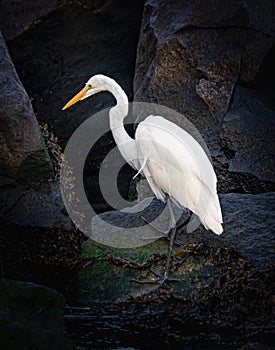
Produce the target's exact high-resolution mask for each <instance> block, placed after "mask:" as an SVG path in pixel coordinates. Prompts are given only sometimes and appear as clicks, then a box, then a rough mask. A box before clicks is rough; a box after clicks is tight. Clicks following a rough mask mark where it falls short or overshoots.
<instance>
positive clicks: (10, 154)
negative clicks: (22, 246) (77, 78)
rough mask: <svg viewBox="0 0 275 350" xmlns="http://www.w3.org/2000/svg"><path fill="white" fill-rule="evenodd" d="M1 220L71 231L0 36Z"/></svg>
mask: <svg viewBox="0 0 275 350" xmlns="http://www.w3.org/2000/svg"><path fill="white" fill-rule="evenodd" d="M0 56H1V63H0V65H1V68H0V72H1V73H0V86H1V90H0V91H1V93H0V105H1V107H0V123H1V133H0V138H1V146H0V164H1V173H0V175H1V182H0V186H1V204H0V209H1V217H2V218H4V219H8V220H10V221H11V222H15V223H17V224H20V225H32V226H43V227H45V226H49V227H51V226H56V227H60V228H61V227H63V228H67V229H68V228H70V227H71V226H70V223H69V220H68V218H67V217H66V216H65V215H64V214H63V213H62V210H63V208H64V206H63V204H62V201H61V198H60V194H59V189H58V186H57V185H56V184H54V183H53V182H51V179H53V170H52V165H51V162H50V159H49V156H48V154H47V151H46V150H45V146H44V144H43V140H42V139H41V134H40V130H39V125H38V122H37V120H36V118H35V115H34V112H33V109H32V105H31V103H30V100H29V97H28V95H27V93H26V91H25V90H24V87H23V86H22V84H21V82H20V80H19V78H18V76H17V73H16V71H15V68H14V66H13V63H12V61H11V59H10V56H9V53H8V49H7V47H6V45H5V42H4V39H3V38H2V37H0Z"/></svg>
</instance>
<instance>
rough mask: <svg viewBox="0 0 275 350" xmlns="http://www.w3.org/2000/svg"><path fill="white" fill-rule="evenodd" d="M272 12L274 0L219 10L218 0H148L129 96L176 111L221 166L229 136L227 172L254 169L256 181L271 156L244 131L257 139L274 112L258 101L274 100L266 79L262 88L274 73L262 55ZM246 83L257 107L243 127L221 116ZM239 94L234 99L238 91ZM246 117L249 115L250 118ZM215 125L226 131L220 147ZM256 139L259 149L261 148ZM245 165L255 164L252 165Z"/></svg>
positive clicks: (270, 34) (266, 175)
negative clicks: (210, 1) (256, 91)
mask: <svg viewBox="0 0 275 350" xmlns="http://www.w3.org/2000/svg"><path fill="white" fill-rule="evenodd" d="M274 15H275V6H274V2H273V1H269V0H268V1H265V2H264V6H263V5H262V3H261V4H260V3H259V2H258V1H256V2H253V4H251V2H249V1H244V2H239V3H238V2H232V3H230V4H228V6H226V9H225V8H224V3H223V2H222V1H215V3H213V4H212V6H209V4H202V2H201V1H195V2H194V1H193V2H191V3H190V2H186V1H185V2H182V1H174V2H173V3H172V4H171V3H168V2H166V1H162V0H148V1H146V3H145V10H144V15H143V21H142V27H141V34H140V40H139V45H138V51H137V61H136V74H135V80H134V94H135V100H136V101H149V102H155V103H160V104H163V105H167V106H169V107H171V108H174V109H176V110H177V111H179V112H181V113H182V114H184V116H185V117H187V118H188V119H189V120H190V121H191V122H193V123H194V125H195V126H196V127H197V128H198V129H199V131H200V132H201V133H202V136H203V137H204V138H205V140H206V143H207V145H208V146H209V149H210V152H211V154H212V156H214V157H217V159H218V158H219V157H220V156H222V155H223V158H221V159H220V161H221V162H222V163H223V164H225V163H226V162H227V160H228V159H227V156H228V152H227V147H229V146H230V145H229V143H230V141H231V136H232V138H233V139H234V140H235V141H233V140H232V142H234V147H233V148H232V150H233V151H234V152H236V153H235V156H236V157H235V159H231V158H230V159H229V171H230V172H231V171H232V172H233V171H234V172H235V171H238V172H246V173H251V174H255V175H256V176H259V178H260V179H263V180H271V179H274V174H271V158H272V156H270V157H269V156H267V157H261V154H260V155H257V152H255V149H254V147H250V146H251V143H252V140H253V136H252V134H254V135H256V134H257V136H256V138H257V141H258V142H262V141H263V135H264V134H266V133H267V132H268V130H270V129H269V127H270V125H271V124H270V122H268V121H267V119H269V118H270V116H272V117H273V118H274V113H275V112H274V105H272V104H271V103H269V102H267V101H266V98H268V97H269V96H270V94H271V96H270V97H271V98H269V101H270V102H271V101H272V100H274V96H273V94H272V93H271V91H274V85H273V84H274V83H271V84H270V85H269V89H268V90H266V89H265V91H263V89H262V85H263V84H262V83H263V81H262V80H263V79H265V83H267V82H271V80H272V79H271V77H270V76H273V75H274V74H273V73H272V72H273V71H274V69H273V66H272V65H271V64H268V65H267V62H266V60H265V58H266V57H267V56H268V55H269V54H270V53H271V52H272V47H273V45H274V42H275V41H274V21H273V18H274ZM273 56H274V55H273ZM273 56H272V57H273ZM271 61H272V60H270V62H271ZM273 61H274V59H273ZM266 65H267V66H266ZM263 67H265V69H266V70H267V72H266V73H267V74H265V75H262V72H263V69H262V68H263ZM259 75H260V76H261V83H260V82H259ZM273 82H274V79H273ZM248 84H250V86H251V85H252V84H254V85H253V87H254V86H255V85H256V86H258V88H259V90H261V97H260V96H259V98H260V100H261V104H262V106H261V108H260V109H258V111H257V112H256V111H255V108H254V111H253V112H252V114H251V115H250V117H251V118H250V120H251V122H250V126H248V124H247V123H248V121H246V124H247V127H245V126H242V127H241V128H240V123H236V119H234V120H233V118H231V122H229V118H230V117H229V116H230V115H231V116H232V114H234V115H240V114H243V113H244V104H242V105H240V104H238V105H237V104H236V102H233V106H231V105H230V103H231V100H232V97H233V94H234V95H235V97H234V101H235V100H236V99H239V100H240V99H241V100H242V103H244V100H245V99H246V96H247V92H246V91H248V93H249V94H250V96H251V98H252V96H253V93H254V90H252V89H251V88H248V87H246V88H243V87H241V86H242V85H246V86H248ZM236 87H237V88H236ZM234 91H236V92H235V93H234ZM239 94H241V97H240V96H239V97H238V95H239ZM252 99H253V98H252ZM251 101H252V100H251ZM254 103H255V101H254ZM227 112H228V115H227V116H226V119H225V120H224V117H225V115H226V113H227ZM246 115H248V114H247V113H246ZM260 115H261V117H260ZM252 119H253V120H254V119H257V122H256V121H252ZM259 119H261V120H263V119H265V120H264V121H259ZM246 120H247V117H246ZM229 123H230V124H229ZM222 124H223V127H224V129H226V131H225V135H224V136H222V137H223V138H222V145H221V140H220V137H221V125H222ZM263 124H265V126H264V127H263ZM257 126H261V131H256V130H255V131H253V132H252V133H250V134H249V135H248V130H247V129H248V128H250V129H251V128H253V127H257ZM229 128H231V130H232V131H229ZM233 130H236V131H237V130H239V134H238V136H237V132H236V134H235V135H236V136H234V131H233ZM259 133H260V134H261V136H260V135H259ZM237 138H238V141H237ZM271 138H272V135H270V139H271ZM270 139H269V136H268V140H266V141H267V142H268V146H267V147H268V150H270V149H272V147H273V144H272V142H270ZM261 145H263V147H262V149H263V148H264V147H265V146H264V144H263V143H261ZM221 146H222V147H221ZM229 148H230V147H229ZM255 148H256V143H255ZM273 149H274V148H273ZM224 155H225V157H224ZM253 155H254V156H253ZM231 156H232V155H231ZM260 157H261V159H260ZM232 158H234V155H233V157H232ZM258 163H259V164H258ZM253 164H258V165H256V166H255V167H254V169H252V167H253ZM273 168H274V167H273ZM232 180H233V181H234V175H233V177H232V179H231V182H232ZM236 185H237V184H236ZM236 185H235V186H236ZM224 187H225V186H224ZM229 191H230V190H229ZM242 191H244V189H242ZM250 191H253V189H252V188H251V189H250Z"/></svg>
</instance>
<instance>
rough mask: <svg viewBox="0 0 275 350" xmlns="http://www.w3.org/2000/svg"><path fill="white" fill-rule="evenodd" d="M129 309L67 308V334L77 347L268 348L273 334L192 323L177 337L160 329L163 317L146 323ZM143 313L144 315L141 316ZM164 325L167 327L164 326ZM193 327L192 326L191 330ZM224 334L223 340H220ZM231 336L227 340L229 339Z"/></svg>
mask: <svg viewBox="0 0 275 350" xmlns="http://www.w3.org/2000/svg"><path fill="white" fill-rule="evenodd" d="M139 316H140V315H136V314H135V312H132V310H128V311H127V310H126V309H124V310H123V309H122V310H118V309H116V307H114V306H110V305H94V306H92V307H75V306H74V307H71V306H67V307H66V309H65V324H66V328H67V333H68V335H69V337H70V338H71V339H73V340H74V341H75V342H76V344H77V349H78V350H100V349H108V350H151V349H152V348H158V349H159V350H164V349H165V350H167V349H168V350H169V349H175V350H180V349H181V350H272V349H275V347H274V346H273V341H272V340H273V334H272V331H271V330H270V329H266V330H265V331H260V332H254V334H252V333H251V334H250V335H249V336H245V335H243V336H240V334H238V332H236V333H235V334H233V333H232V331H230V330H228V334H226V333H224V334H218V333H216V334H215V332H213V333H209V334H206V333H205V332H203V331H202V330H201V328H200V325H199V324H198V325H197V326H196V325H194V326H193V327H192V325H190V326H191V329H190V328H189V327H187V329H188V328H189V329H190V333H189V334H185V335H184V336H182V334H181V336H179V334H178V333H177V331H176V332H174V333H173V330H169V327H168V331H167V332H164V331H163V325H164V324H163V323H164V322H165V320H164V319H162V318H159V317H158V316H157V315H155V316H156V319H155V322H151V324H150V320H151V317H150V316H153V315H149V314H148V316H149V317H148V319H147V320H148V322H146V317H143V320H144V321H145V322H144V324H141V323H140V317H139ZM143 316H146V315H143ZM165 328H167V327H165ZM192 328H193V329H192ZM223 337H224V339H223ZM230 338H231V340H230Z"/></svg>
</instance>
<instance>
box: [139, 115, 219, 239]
mask: <svg viewBox="0 0 275 350" xmlns="http://www.w3.org/2000/svg"><path fill="white" fill-rule="evenodd" d="M135 139H136V147H137V155H138V158H139V163H140V164H142V165H143V169H142V170H141V172H142V173H143V175H144V176H145V177H146V179H147V181H148V183H149V185H150V187H151V189H152V191H153V192H154V194H155V195H156V197H157V198H158V199H160V200H162V201H165V199H166V195H169V196H170V198H171V199H172V200H173V201H174V202H175V203H176V204H178V205H180V206H182V207H185V208H188V209H190V210H191V211H192V212H194V213H195V214H196V215H198V217H199V219H200V221H201V222H202V223H203V225H204V226H205V227H206V228H207V229H211V230H212V231H214V232H215V233H217V234H220V233H222V226H221V223H222V214H221V208H220V203H219V199H218V195H217V190H216V183H217V178H216V174H215V172H214V169H213V167H212V165H211V162H210V160H209V159H208V157H207V155H206V153H205V152H204V150H203V149H202V147H201V146H200V144H199V143H198V142H197V141H196V140H195V139H194V138H193V137H192V136H191V135H190V134H188V133H187V132H186V131H185V130H183V129H182V128H180V127H179V126H177V125H176V124H174V123H172V122H170V121H169V120H167V119H164V118H163V117H160V116H153V115H152V116H149V117H147V118H146V119H145V120H144V121H143V122H141V123H140V124H139V126H138V128H137V130H136V135H135ZM145 160H146V161H145ZM144 162H145V163H144Z"/></svg>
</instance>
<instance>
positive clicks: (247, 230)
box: [67, 193, 275, 349]
mask: <svg viewBox="0 0 275 350" xmlns="http://www.w3.org/2000/svg"><path fill="white" fill-rule="evenodd" d="M149 201H150V200H149V199H146V200H143V201H142V202H140V203H138V204H137V205H135V206H134V207H132V208H130V209H129V208H127V209H126V210H124V211H123V212H108V213H104V214H101V215H100V218H101V220H104V221H105V222H106V223H108V225H109V228H108V229H109V231H107V230H106V231H105V230H104V226H102V221H100V220H98V221H97V222H96V221H95V224H96V223H98V224H99V225H100V228H102V227H103V230H101V233H102V235H105V237H108V238H110V236H112V235H114V236H115V235H116V233H117V228H118V227H120V228H122V227H125V228H126V231H128V232H129V231H130V229H131V228H132V227H140V228H141V231H142V232H143V237H150V236H152V234H153V233H154V230H152V228H151V227H148V226H146V225H144V222H142V219H141V217H140V216H141V215H144V216H145V217H146V218H147V219H148V220H149V221H151V220H153V219H154V218H155V217H156V216H158V215H160V214H161V216H162V217H161V219H160V221H159V222H158V224H159V226H158V227H160V228H162V229H166V227H167V224H168V216H167V213H165V211H163V205H162V204H161V203H160V202H159V201H156V200H153V201H152V202H151V204H150V206H147V205H148V203H149ZM274 205H275V193H264V194H257V195H245V194H225V195H221V206H222V210H223V214H224V233H223V234H222V235H221V236H216V235H214V234H213V233H212V232H210V231H206V230H204V229H203V228H202V227H200V228H199V229H197V230H196V231H194V232H192V233H189V234H187V233H186V232H185V230H182V231H180V232H179V233H178V236H177V241H178V242H181V244H182V245H181V247H174V255H173V262H172V264H171V271H170V277H175V278H177V279H178V282H174V283H168V284H166V285H165V286H162V287H158V286H157V285H156V284H138V283H134V282H133V279H138V280H139V279H140V278H141V280H142V279H147V280H148V279H153V278H156V277H155V276H154V275H153V274H152V272H150V271H152V270H154V271H155V272H156V273H160V274H161V273H163V269H164V267H165V262H166V252H167V242H166V241H164V240H161V239H160V240H157V241H155V242H153V243H152V240H151V241H150V240H149V242H150V244H147V245H144V246H142V247H135V248H132V249H129V248H127V247H125V245H124V248H121V249H119V248H113V247H108V246H106V245H100V244H98V243H96V242H94V241H92V240H89V241H87V242H86V243H85V245H84V250H83V256H85V258H86V265H85V266H83V268H82V269H81V270H80V271H79V273H78V278H79V294H78V299H77V300H78V305H79V306H85V309H81V310H79V311H77V310H71V311H70V313H71V314H70V315H68V316H67V317H68V319H67V322H68V324H69V325H70V322H73V321H74V322H78V323H77V324H78V325H79V324H83V327H85V324H87V320H89V319H91V320H93V322H94V323H95V324H97V325H98V326H99V327H102V319H103V318H106V319H109V320H112V322H110V323H109V322H107V323H108V325H106V323H104V324H105V325H106V327H109V326H110V329H112V328H115V329H120V330H121V332H127V334H128V333H129V332H130V333H129V334H132V330H133V329H134V331H135V334H144V332H146V334H147V332H152V333H153V334H158V337H161V334H165V336H167V334H169V344H170V345H171V344H174V343H173V342H175V343H177V342H179V343H180V344H182V342H183V341H186V342H188V341H189V342H190V340H194V339H200V341H202V339H208V340H209V338H211V339H216V340H217V339H222V342H223V344H225V343H226V342H228V341H229V342H230V341H231V342H232V336H233V334H234V341H235V342H236V343H239V342H240V343H242V340H243V336H244V334H245V338H246V339H249V337H250V336H251V334H250V331H251V330H255V328H254V327H255V325H257V327H259V328H257V329H258V331H260V329H264V327H266V328H265V329H266V331H267V332H269V331H271V328H272V325H271V324H272V323H270V322H271V318H272V312H271V309H272V307H271V303H272V301H271V296H272V293H273V291H272V286H271V281H272V264H273V261H274V249H273V247H274V236H273V234H272V232H273V231H274ZM138 211H139V212H138ZM135 212H136V213H135ZM157 235H158V233H156V232H155V236H157ZM109 242H110V241H109ZM105 244H106V242H105ZM121 247H122V245H121ZM67 312H69V311H68V310H67ZM78 312H79V314H78V315H76V314H77V313H78ZM175 317H176V323H174V322H175ZM76 320H78V321H76ZM74 324H75V323H74ZM244 324H245V326H244ZM152 325H154V327H153V328H152ZM262 327H263V328H262ZM193 328H194V329H196V331H194V332H193V331H192V329H193ZM184 330H185V331H184ZM139 332H140V333H139ZM252 332H253V331H252ZM95 333H96V332H95ZM123 334H124V333H123ZM149 334H151V333H149ZM187 334H188V337H187ZM152 336H153V335H152ZM94 337H95V338H96V335H94ZM187 338H188V339H187ZM152 341H153V340H152ZM163 341H164V340H163ZM224 342H225V343H224ZM83 343H85V339H83ZM82 345H84V344H82ZM211 348H212V347H211V346H210V347H209V349H211Z"/></svg>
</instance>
